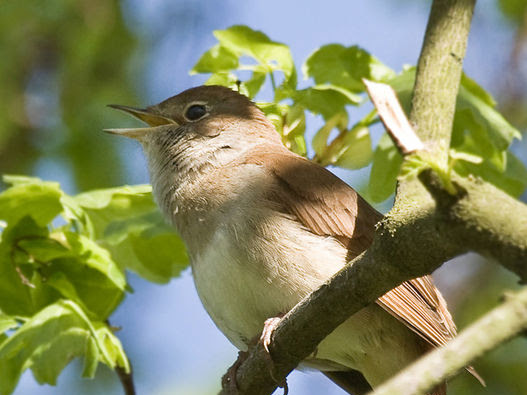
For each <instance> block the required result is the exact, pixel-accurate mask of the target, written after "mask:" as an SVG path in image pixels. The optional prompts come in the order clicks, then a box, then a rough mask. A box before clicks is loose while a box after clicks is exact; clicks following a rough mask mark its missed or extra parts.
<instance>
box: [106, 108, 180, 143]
mask: <svg viewBox="0 0 527 395" xmlns="http://www.w3.org/2000/svg"><path fill="white" fill-rule="evenodd" d="M108 107H111V108H115V109H117V110H121V111H124V112H127V113H128V114H131V115H133V116H134V117H136V118H138V119H140V120H141V121H143V122H145V123H147V124H148V125H150V126H152V127H150V128H122V129H104V131H105V132H108V133H113V134H118V135H120V136H126V137H130V138H132V139H136V140H137V139H140V138H141V137H143V136H144V135H145V134H146V133H148V132H150V131H151V130H152V129H154V127H156V126H161V125H168V124H176V122H175V121H174V120H172V119H170V118H167V117H164V116H162V115H159V114H156V113H154V112H152V111H150V110H148V109H145V108H135V107H129V106H122V105H120V104H108Z"/></svg>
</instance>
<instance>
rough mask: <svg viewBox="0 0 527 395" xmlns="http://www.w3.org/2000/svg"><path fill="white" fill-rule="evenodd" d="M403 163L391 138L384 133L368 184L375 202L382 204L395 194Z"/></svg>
mask: <svg viewBox="0 0 527 395" xmlns="http://www.w3.org/2000/svg"><path fill="white" fill-rule="evenodd" d="M401 163H402V157H401V155H400V154H399V152H398V151H397V148H396V147H395V146H394V145H393V142H392V140H391V139H390V136H388V134H387V133H384V134H383V135H382V136H381V138H380V140H379V144H378V145H377V148H376V149H375V152H374V153H373V165H372V167H371V174H370V181H369V184H368V193H369V196H370V197H371V199H372V200H373V201H374V202H382V201H384V200H386V199H388V198H389V197H390V195H391V194H392V193H394V191H395V185H396V181H397V175H398V174H399V169H400V167H401Z"/></svg>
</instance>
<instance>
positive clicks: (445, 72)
mask: <svg viewBox="0 0 527 395" xmlns="http://www.w3.org/2000/svg"><path fill="white" fill-rule="evenodd" d="M475 3H476V0H435V1H434V2H433V4H432V10H431V12H430V18H429V19H428V26H427V28H426V34H425V39H424V41H423V47H422V49H421V55H420V57H419V62H418V64H417V73H416V76H415V86H414V91H413V97H412V111H411V113H410V121H411V122H412V124H413V125H414V126H415V127H416V130H417V134H418V135H419V137H420V138H421V140H422V141H423V143H424V144H425V145H426V146H427V148H428V150H429V151H430V152H431V154H432V155H433V158H434V159H435V160H436V162H437V163H439V164H441V165H443V164H446V163H447V158H448V149H449V148H450V136H451V134H452V123H453V120H454V112H455V108H456V97H457V92H458V90H459V82H460V80H461V72H462V68H463V58H464V57H465V50H466V47H467V38H468V32H469V30H470V21H471V19H472V14H473V11H474V5H475Z"/></svg>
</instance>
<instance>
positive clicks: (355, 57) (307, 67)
mask: <svg viewBox="0 0 527 395" xmlns="http://www.w3.org/2000/svg"><path fill="white" fill-rule="evenodd" d="M302 70H303V72H304V75H305V76H306V78H308V77H312V78H313V79H314V80H315V83H316V84H332V85H335V86H338V87H341V88H343V89H346V90H348V91H350V92H363V91H364V85H363V83H362V78H367V79H369V80H372V81H386V80H388V79H390V78H393V77H394V76H395V73H394V72H393V71H392V70H391V69H390V68H388V67H386V66H385V65H384V64H382V63H381V62H380V61H379V60H378V59H377V58H375V57H374V56H372V55H370V54H369V53H368V52H367V51H365V50H364V49H362V48H359V47H357V46H352V47H344V46H343V45H340V44H329V45H324V46H322V47H320V48H319V49H317V50H316V51H315V52H313V53H312V54H311V55H310V56H309V57H308V59H307V60H306V62H305V63H304V65H303V66H302Z"/></svg>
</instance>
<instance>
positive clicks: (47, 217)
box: [0, 176, 62, 225]
mask: <svg viewBox="0 0 527 395" xmlns="http://www.w3.org/2000/svg"><path fill="white" fill-rule="evenodd" d="M3 180H4V182H6V183H8V184H12V186H11V187H10V188H8V189H6V190H5V191H4V192H2V193H0V219H1V220H4V221H6V222H7V223H8V224H15V223H17V222H18V221H19V220H20V219H21V218H23V217H25V216H31V217H32V218H33V219H34V220H35V222H36V223H37V224H38V225H46V224H48V223H49V222H51V220H53V218H55V217H56V216H57V215H58V214H60V212H61V211H62V204H61V201H60V198H61V196H62V191H61V190H60V187H59V184H58V183H56V182H46V181H41V180H39V179H38V178H33V177H22V176H4V177H3Z"/></svg>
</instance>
